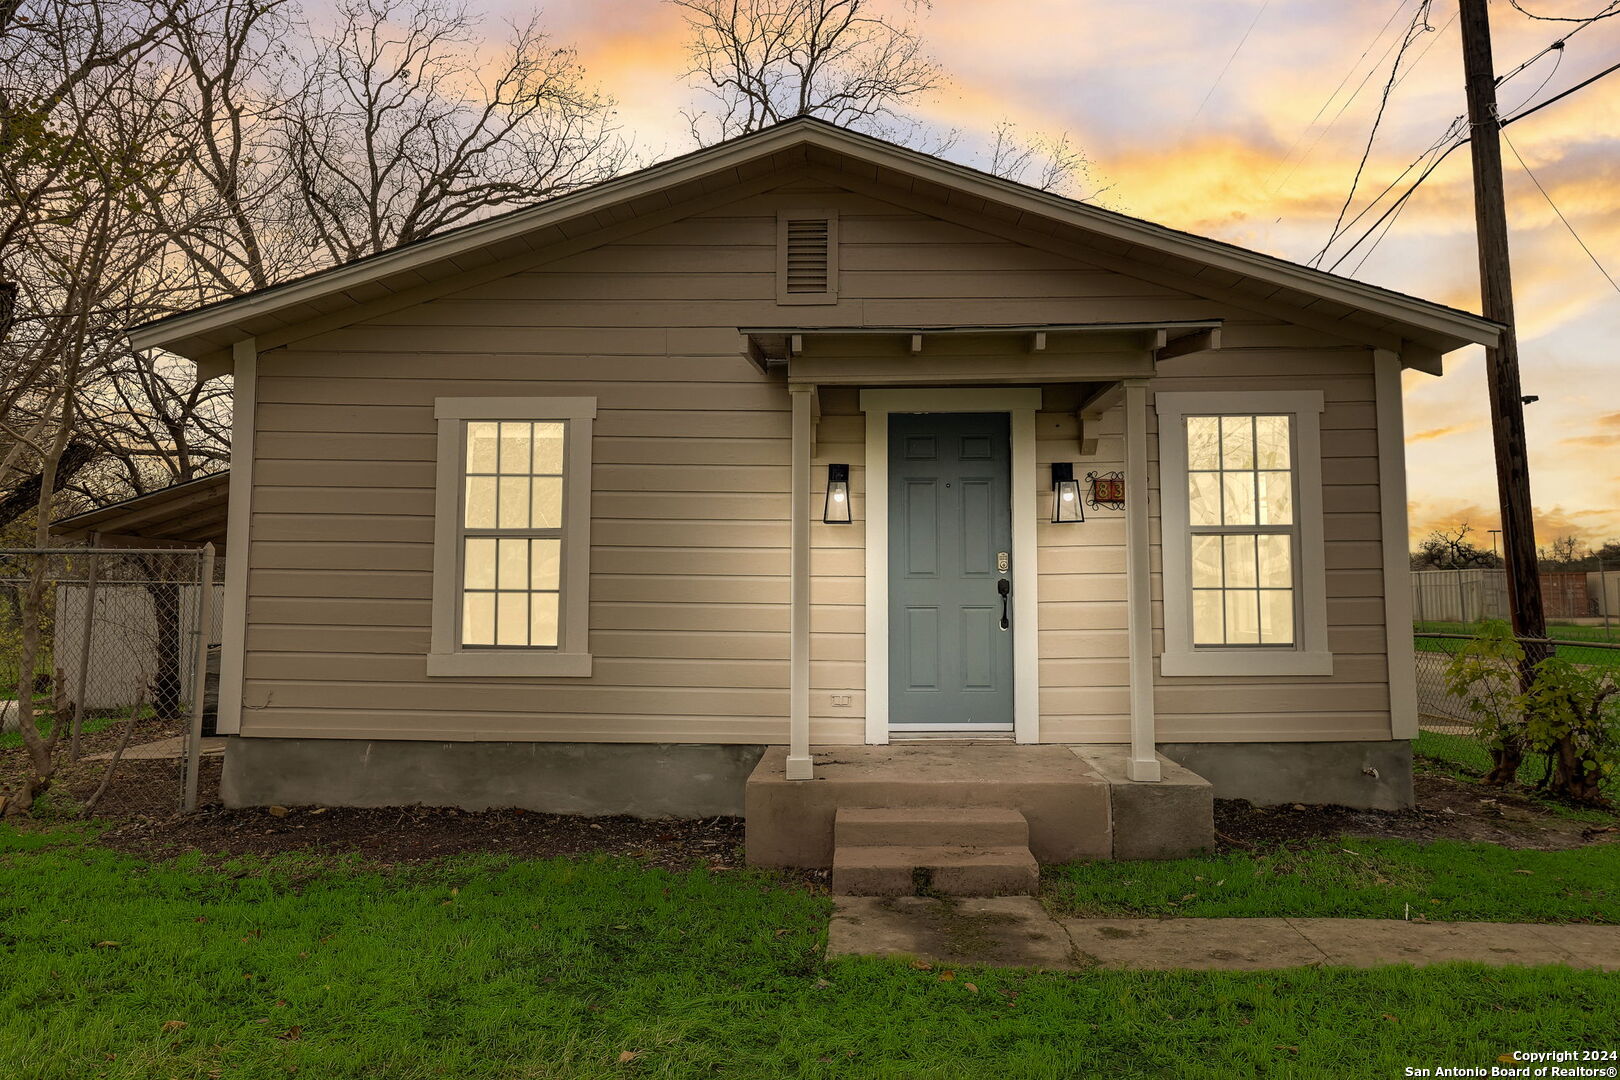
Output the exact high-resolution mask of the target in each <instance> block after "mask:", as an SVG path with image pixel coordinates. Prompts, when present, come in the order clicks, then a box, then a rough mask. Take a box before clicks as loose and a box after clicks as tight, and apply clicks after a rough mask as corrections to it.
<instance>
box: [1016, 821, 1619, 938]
mask: <svg viewBox="0 0 1620 1080" xmlns="http://www.w3.org/2000/svg"><path fill="white" fill-rule="evenodd" d="M1046 894H1047V897H1048V900H1049V902H1050V903H1051V904H1052V905H1053V906H1054V907H1055V908H1056V909H1057V910H1059V911H1061V912H1063V913H1066V914H1074V915H1090V916H1098V915H1133V916H1157V915H1180V916H1198V917H1204V918H1215V917H1227V916H1230V917H1239V918H1259V917H1293V916H1300V917H1313V916H1314V917H1332V918H1371V919H1400V918H1404V917H1406V915H1407V914H1408V912H1410V914H1411V915H1414V916H1416V915H1421V916H1424V917H1426V918H1429V919H1433V920H1461V921H1474V920H1477V921H1485V922H1600V923H1613V922H1620V844H1594V845H1592V846H1590V847H1584V848H1576V849H1574V850H1570V851H1514V850H1511V849H1508V848H1503V847H1497V846H1496V845H1494V844H1460V843H1454V842H1449V841H1437V842H1435V843H1432V844H1418V843H1413V842H1411V841H1408V840H1372V839H1353V838H1345V839H1342V840H1332V841H1319V842H1316V843H1311V844H1303V845H1300V846H1298V847H1296V848H1290V849H1286V850H1282V851H1278V852H1275V853H1270V854H1264V855H1250V854H1232V855H1211V856H1208V857H1204V858H1192V859H1173V860H1169V861H1165V862H1094V863H1076V864H1072V865H1069V866H1061V867H1050V868H1048V869H1047V871H1046Z"/></svg>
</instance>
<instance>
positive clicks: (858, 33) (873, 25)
mask: <svg viewBox="0 0 1620 1080" xmlns="http://www.w3.org/2000/svg"><path fill="white" fill-rule="evenodd" d="M669 2H670V3H672V4H674V5H675V6H676V7H678V8H680V9H681V10H682V12H683V13H684V16H685V19H686V23H687V26H688V27H690V28H691V31H692V38H691V41H690V43H689V45H688V55H689V58H690V67H689V68H688V70H687V73H686V74H687V76H688V77H689V78H691V79H692V80H693V81H694V82H696V83H697V85H698V86H699V88H700V89H701V90H703V91H704V92H705V93H706V94H707V95H708V96H709V97H710V98H712V99H713V101H714V105H715V111H713V112H707V111H699V112H694V113H690V114H688V116H687V119H688V121H689V122H690V124H691V129H692V135H693V137H694V138H695V139H696V140H697V141H698V142H699V143H700V144H703V145H707V144H709V143H713V142H718V141H720V140H722V139H729V138H733V137H735V136H738V135H744V134H747V133H748V132H750V131H758V130H759V129H760V128H764V127H769V126H770V125H772V124H775V123H779V122H781V121H783V120H787V119H789V118H791V117H795V116H819V117H821V118H822V119H824V120H828V121H831V122H832V123H834V124H838V125H839V126H841V127H848V128H854V129H856V130H860V131H865V132H868V133H870V134H873V135H879V136H883V137H886V138H902V137H905V136H906V135H907V134H908V133H911V132H914V131H915V129H916V127H917V125H916V122H915V121H914V120H912V119H911V118H910V117H908V116H907V114H906V113H905V112H904V107H905V106H906V104H907V103H909V102H911V101H913V100H915V99H918V98H921V97H924V96H926V95H927V94H929V93H930V92H932V91H934V90H936V89H938V88H939V86H940V85H941V84H942V83H943V81H944V75H943V73H942V71H941V69H940V67H939V65H938V64H937V63H935V62H934V61H933V60H932V59H931V58H930V57H929V56H928V55H927V54H926V53H925V52H924V51H923V48H922V42H921V39H920V37H919V35H918V32H917V13H918V10H919V8H920V7H926V6H927V3H926V0H901V2H898V3H890V4H888V5H886V6H885V5H884V4H883V2H882V0H669Z"/></svg>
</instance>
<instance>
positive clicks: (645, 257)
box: [242, 182, 1389, 743]
mask: <svg viewBox="0 0 1620 1080" xmlns="http://www.w3.org/2000/svg"><path fill="white" fill-rule="evenodd" d="M805 206H815V207H818V208H828V209H834V210H836V211H837V212H838V215H839V233H840V239H841V248H840V252H839V263H840V275H839V276H840V282H839V286H840V287H839V294H838V295H839V300H838V302H837V303H836V304H829V305H826V306H816V307H792V308H783V307H780V306H778V305H777V304H776V278H775V272H774V270H775V242H776V221H777V213H778V211H779V210H781V209H784V208H794V207H805ZM1083 254H1084V253H1083V252H1075V253H1072V254H1062V253H1054V252H1053V251H1049V250H1043V249H1041V248H1038V247H1031V246H1025V245H1023V244H1020V243H1015V242H1012V241H1011V240H1008V239H1004V238H1001V237H999V236H996V235H994V234H993V233H992V232H981V231H977V230H975V229H972V228H968V227H966V226H964V225H963V224H961V223H959V222H950V221H944V220H941V219H939V218H936V217H930V216H927V215H925V214H922V213H918V212H916V211H915V210H912V209H908V208H907V207H904V206H901V205H897V204H895V203H890V202H883V201H878V200H876V199H874V198H870V197H867V196H865V195H859V194H854V193H851V192H848V191H843V190H838V189H833V188H829V187H827V186H825V185H821V184H815V183H804V182H801V183H797V184H795V183H787V182H785V183H784V186H782V187H781V188H778V189H776V190H772V191H768V192H765V193H763V194H751V195H746V196H744V197H740V198H738V199H737V200H735V201H733V202H731V203H728V204H726V205H724V206H721V207H720V208H718V209H711V210H708V211H706V212H704V213H701V214H695V215H693V216H691V217H687V218H683V219H679V220H671V221H669V222H667V223H665V224H661V225H657V226H656V227H653V228H650V229H648V230H647V231H644V232H640V233H637V234H635V235H633V236H630V237H628V238H625V239H620V240H618V241H617V242H614V243H611V244H607V245H604V246H602V247H599V248H595V249H592V250H588V251H584V252H581V253H578V254H573V255H570V256H567V257H565V258H561V259H559V260H557V261H555V262H551V263H545V264H541V265H539V266H537V267H536V268H534V269H533V270H530V271H527V272H522V273H515V274H513V275H511V276H508V277H504V278H500V279H498V280H495V281H491V282H486V283H483V284H480V285H478V286H476V287H474V288H470V289H467V290H465V291H463V292H460V293H455V294H451V295H447V296H444V297H442V298H439V299H435V300H431V301H428V302H424V303H420V304H417V305H415V306H413V307H410V308H406V309H404V310H401V311H396V312H392V313H390V314H387V315H383V316H380V317H377V318H372V319H370V320H368V321H365V322H363V323H359V324H356V325H353V326H348V327H344V328H341V329H337V330H331V331H328V332H324V333H320V334H317V335H314V336H311V337H307V338H304V339H302V340H299V341H296V342H295V343H294V344H292V345H290V346H285V347H282V348H278V349H274V350H271V351H268V352H266V353H265V354H263V356H262V357H261V358H260V364H259V371H260V377H259V387H258V407H257V433H258V434H257V442H256V445H255V473H254V484H255V488H254V492H253V513H252V523H251V529H252V538H253V547H252V554H251V559H250V565H249V575H248V590H249V601H248V626H247V650H248V652H247V657H246V668H245V670H246V685H245V691H244V705H245V708H244V712H243V726H242V730H243V733H244V734H247V735H284V736H328V737H376V738H419V739H541V740H564V741H651V742H737V743H760V742H785V741H786V738H787V719H786V718H787V710H788V700H787V698H788V694H787V676H788V611H787V602H788V577H787V574H788V547H787V545H788V526H787V517H788V488H789V483H788V480H789V477H788V455H789V443H788V434H789V427H788V408H789V405H788V395H787V393H786V391H785V389H784V387H783V386H782V384H781V382H780V379H769V378H767V377H766V376H764V375H762V374H760V373H759V371H758V370H757V369H756V368H754V367H753V366H752V365H750V364H749V363H748V362H747V361H746V360H744V359H743V358H742V357H741V355H740V343H739V340H738V335H737V327H739V326H748V325H782V324H789V323H794V324H804V325H827V326H849V325H868V324H870V325H884V324H887V325H897V324H911V325H926V324H939V323H951V322H959V323H971V324H988V323H1042V322H1084V321H1091V320H1098V321H1123V320H1137V319H1199V318H1212V317H1224V318H1226V319H1227V320H1228V323H1227V327H1226V331H1225V335H1226V336H1225V341H1226V349H1225V350H1224V351H1222V352H1221V353H1218V354H1205V355H1201V356H1194V357H1187V358H1184V359H1182V360H1177V361H1173V362H1170V363H1167V364H1166V365H1165V367H1164V369H1163V373H1164V377H1163V378H1162V379H1160V380H1158V381H1157V382H1156V383H1155V387H1156V388H1164V389H1168V388H1171V387H1173V388H1175V389H1177V390H1186V389H1199V388H1220V389H1242V388H1246V387H1248V388H1256V389H1259V388H1267V389H1270V388H1281V387H1287V388H1296V387H1313V388H1321V389H1323V390H1324V391H1325V393H1326V394H1327V398H1328V409H1327V412H1326V414H1325V415H1324V417H1323V428H1324V431H1323V456H1324V470H1325V471H1326V472H1327V473H1328V475H1327V477H1326V478H1325V480H1326V485H1327V486H1326V487H1325V488H1324V494H1325V498H1326V505H1327V512H1328V527H1327V539H1328V556H1327V558H1328V568H1329V569H1328V591H1329V596H1330V601H1329V604H1330V610H1329V615H1330V620H1331V635H1332V645H1333V647H1334V649H1335V651H1336V653H1337V654H1338V656H1337V658H1336V672H1337V673H1336V674H1335V676H1334V677H1333V678H1332V680H1320V679H1265V680H1259V679H1249V680H1212V679H1200V680H1193V679H1174V680H1161V681H1160V683H1159V687H1158V701H1159V715H1160V721H1159V733H1160V738H1162V739H1166V740H1169V739H1178V740H1180V739H1249V738H1258V739H1267V738H1285V739H1330V738H1333V739H1337V738H1360V737H1365V738H1375V737H1383V738H1387V737H1388V730H1389V717H1388V703H1387V693H1386V690H1385V679H1384V671H1383V663H1384V660H1383V627H1382V625H1381V622H1382V601H1381V595H1382V594H1381V576H1380V569H1381V567H1382V562H1381V555H1380V548H1379V522H1378V497H1377V496H1378V491H1377V475H1378V474H1377V462H1376V459H1375V455H1376V444H1375V434H1374V416H1373V404H1372V401H1373V397H1372V386H1373V382H1372V374H1371V360H1370V356H1369V354H1368V353H1367V352H1366V350H1365V349H1359V348H1352V347H1349V346H1347V345H1345V344H1344V343H1342V342H1339V341H1337V340H1336V339H1333V338H1330V337H1327V336H1325V335H1324V334H1322V333H1320V332H1318V331H1315V330H1306V329H1302V328H1299V327H1295V326H1291V325H1288V324H1286V323H1283V322H1280V321H1278V320H1277V319H1276V318H1275V317H1271V316H1265V315H1257V314H1254V313H1251V312H1248V311H1244V310H1239V309H1234V308H1232V307H1230V306H1229V305H1227V304H1223V303H1217V302H1214V301H1211V300H1207V299H1203V298H1199V297H1196V296H1193V295H1190V294H1188V293H1185V292H1179V291H1176V290H1174V289H1170V288H1166V287H1164V286H1161V285H1156V284H1153V283H1151V282H1149V281H1146V280H1142V279H1138V278H1133V277H1128V276H1125V275H1123V274H1119V273H1115V272H1113V271H1108V270H1103V269H1100V268H1098V267H1096V266H1093V265H1091V264H1089V263H1087V262H1086V261H1085V259H1084V258H1083ZM1077 393H1078V391H1077V390H1076V388H1074V387H1072V386H1065V385H1061V384H1053V385H1049V386H1047V387H1046V400H1047V409H1046V411H1045V412H1043V413H1042V414H1041V415H1040V416H1039V418H1038V420H1039V424H1038V459H1039V462H1040V468H1039V469H1038V470H1037V475H1036V477H1034V478H1033V482H1034V483H1035V484H1036V485H1037V486H1038V487H1041V488H1042V489H1043V497H1042V498H1041V499H1040V500H1039V501H1038V507H1039V512H1040V513H1042V514H1043V515H1044V514H1045V513H1047V511H1048V504H1047V499H1046V498H1045V497H1044V477H1045V476H1046V475H1047V472H1046V468H1045V466H1046V464H1047V463H1049V462H1051V461H1054V460H1072V461H1074V462H1075V463H1076V468H1077V471H1078V472H1079V473H1080V474H1081V475H1084V473H1085V472H1087V471H1089V470H1091V469H1094V468H1095V469H1111V468H1119V467H1120V466H1119V458H1120V456H1121V442H1120V439H1119V437H1118V435H1119V415H1118V413H1117V411H1116V412H1115V413H1114V414H1112V415H1110V416H1109V417H1107V418H1106V419H1105V426H1104V432H1103V438H1102V441H1101V445H1100V453H1099V456H1098V457H1097V458H1096V459H1093V460H1084V459H1080V458H1079V457H1078V453H1077V445H1076V438H1077V435H1078V430H1077V422H1076V420H1075V418H1074V414H1073V406H1074V404H1075V401H1076V396H1077ZM499 395H521V396H537V395H538V396H551V395H556V396H589V397H595V398H596V399H597V403H598V414H597V421H596V434H595V439H594V443H593V448H594V456H595V464H594V483H593V493H592V551H591V573H592V584H591V616H590V624H591V634H590V652H591V653H592V654H593V656H594V658H595V662H594V669H593V673H592V675H591V676H590V677H589V678H586V679H559V678H434V679H429V678H428V677H427V676H426V673H425V670H426V665H425V655H426V653H427V650H428V635H429V622H430V594H431V565H432V540H433V509H434V497H433V482H434V454H435V444H434V421H433V399H434V398H436V397H458V396H499ZM821 408H822V416H821V420H820V423H819V426H818V430H817V448H816V454H815V463H816V467H815V473H814V476H815V484H816V487H817V502H816V506H817V508H818V509H819V505H820V503H819V499H820V490H819V489H820V486H821V485H822V484H823V483H824V481H825V475H826V469H825V466H826V465H827V464H828V463H831V462H847V463H848V464H849V465H850V467H851V487H852V489H853V494H854V497H855V517H856V521H855V523H854V524H853V525H850V526H842V527H832V526H825V525H821V524H820V523H819V522H817V523H816V524H815V525H814V527H813V529H812V536H813V550H812V555H811V574H812V590H813V592H812V596H813V605H812V611H811V714H812V735H813V739H814V741H816V742H821V743H827V742H860V741H862V740H863V739H864V723H865V720H864V718H865V673H864V664H863V656H864V649H865V645H864V640H863V628H864V607H863V597H864V588H865V583H864V580H863V555H862V552H863V542H864V534H865V530H864V524H863V516H864V508H865V498H864V495H865V486H864V485H865V452H866V450H865V447H864V446H863V440H864V422H863V418H862V417H861V415H860V414H859V411H858V406H857V395H856V392H855V391H854V390H853V389H838V388H824V389H823V390H822V392H821ZM1156 510H1157V508H1156V507H1155V517H1156ZM1122 543H1123V521H1122V519H1121V517H1120V514H1119V513H1118V512H1111V511H1096V512H1090V513H1089V520H1088V521H1087V522H1086V523H1085V524H1084V525H1080V526H1068V527H1064V526H1052V525H1049V524H1044V523H1043V524H1041V525H1040V526H1039V559H1040V572H1041V575H1042V576H1041V583H1040V591H1041V604H1040V616H1039V623H1040V627H1041V640H1040V642H1039V650H1040V674H1041V713H1042V719H1041V725H1042V737H1043V739H1045V740H1048V741H1090V740H1104V739H1107V740H1115V739H1124V738H1125V737H1126V732H1127V728H1128V724H1127V719H1126V702H1127V695H1126V690H1125V686H1126V665H1125V633H1124V625H1125V604H1124V602H1125V586H1124V578H1123V573H1124V551H1123V548H1122ZM1154 565H1155V569H1157V566H1158V557H1157V553H1155V556H1154ZM1157 588H1158V586H1157V584H1155V590H1157ZM1157 595H1158V594H1157V591H1156V592H1155V597H1156V598H1157ZM1156 608H1157V605H1156ZM843 699H847V700H848V704H847V705H846V704H835V701H842V700H843Z"/></svg>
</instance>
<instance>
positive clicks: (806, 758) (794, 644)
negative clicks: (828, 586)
mask: <svg viewBox="0 0 1620 1080" xmlns="http://www.w3.org/2000/svg"><path fill="white" fill-rule="evenodd" d="M815 389H816V388H815V387H814V386H807V385H800V384H794V385H791V386H789V387H788V396H789V398H790V399H791V400H792V402H793V453H792V462H793V465H792V469H793V484H792V492H793V494H792V499H793V502H792V510H791V511H790V513H789V521H790V522H791V526H790V536H789V543H790V544H791V547H792V551H791V555H790V556H789V560H788V577H789V579H790V584H789V591H788V607H789V614H788V757H787V778H788V779H789V780H809V779H811V778H812V774H813V772H814V769H813V768H812V765H811V759H810V491H811V483H810V435H811V430H810V425H811V415H810V410H811V406H812V403H813V401H812V399H813V396H814V394H815Z"/></svg>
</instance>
